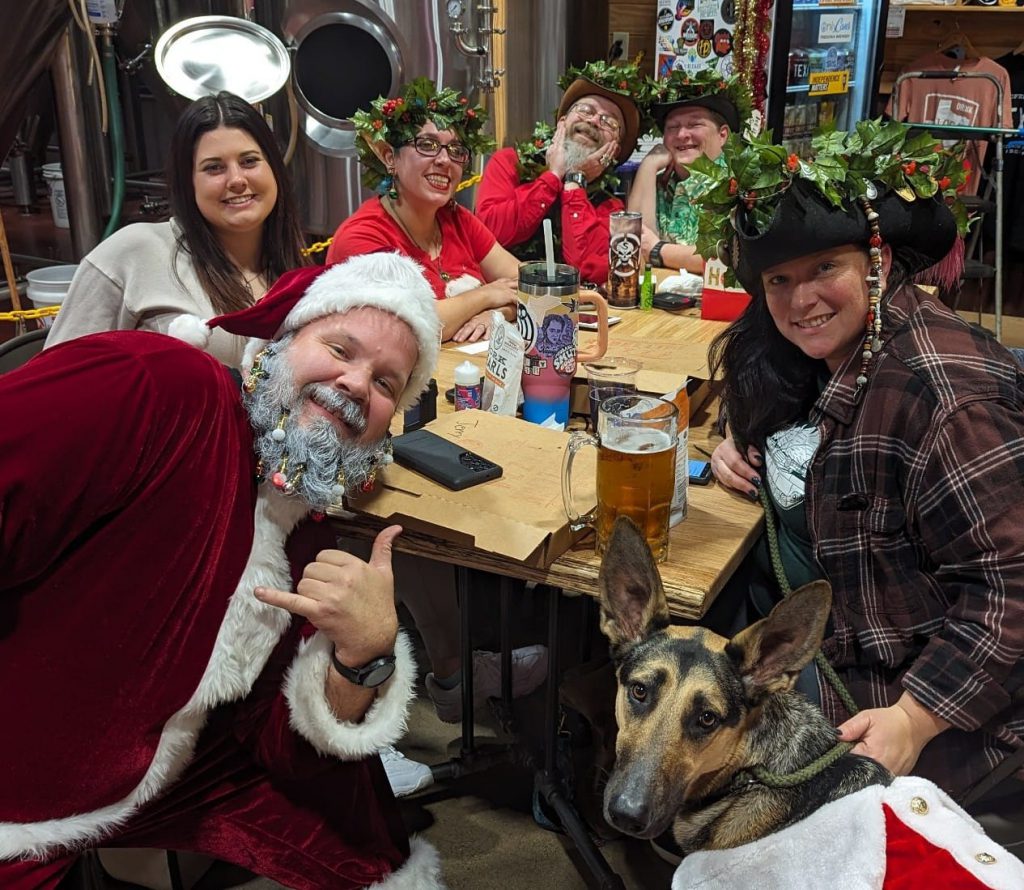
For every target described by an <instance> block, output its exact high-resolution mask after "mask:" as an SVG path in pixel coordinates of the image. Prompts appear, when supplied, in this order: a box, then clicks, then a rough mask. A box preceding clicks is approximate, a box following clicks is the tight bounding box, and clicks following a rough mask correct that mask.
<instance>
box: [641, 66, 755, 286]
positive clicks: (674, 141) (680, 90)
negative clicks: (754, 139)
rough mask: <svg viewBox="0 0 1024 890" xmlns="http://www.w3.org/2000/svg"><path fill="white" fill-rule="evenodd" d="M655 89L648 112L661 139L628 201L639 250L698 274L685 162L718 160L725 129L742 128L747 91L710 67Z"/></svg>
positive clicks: (678, 74)
mask: <svg viewBox="0 0 1024 890" xmlns="http://www.w3.org/2000/svg"><path fill="white" fill-rule="evenodd" d="M657 90H658V92H657V95H656V97H655V101H654V103H653V104H652V105H651V114H652V115H653V117H654V122H655V124H656V125H657V127H658V129H659V130H661V133H662V141H661V143H660V144H659V145H656V146H655V147H654V148H653V149H651V151H650V152H649V153H648V154H647V156H646V157H645V158H644V159H643V161H641V162H640V166H639V167H638V168H637V171H636V176H635V177H634V179H633V186H632V188H631V189H630V192H629V200H628V202H627V205H628V207H629V209H630V210H635V211H638V212H640V213H642V214H643V221H644V228H643V234H642V236H641V240H640V248H641V250H642V251H643V255H644V259H645V260H646V261H647V262H648V263H649V264H650V265H652V266H663V267H666V268H670V269H684V270H686V271H688V272H694V273H697V274H700V273H702V272H703V271H704V258H703V257H701V256H700V255H699V254H698V253H697V249H696V247H695V246H694V245H695V243H696V241H697V219H698V214H699V211H698V209H697V206H696V205H695V204H694V203H693V201H692V198H693V183H692V182H691V180H690V178H689V177H690V170H689V165H690V164H692V163H693V162H694V161H695V160H697V158H699V157H706V158H707V159H708V160H711V161H717V160H718V159H719V158H720V156H721V154H722V148H723V146H724V145H725V140H726V139H727V138H728V137H729V133H730V132H737V133H738V132H740V130H741V127H742V126H743V125H744V124H745V121H746V117H747V115H749V113H750V105H751V102H750V90H749V89H748V88H747V87H746V86H744V85H743V84H741V83H740V81H739V78H737V77H733V78H729V79H727V80H726V79H723V78H722V76H721V75H720V74H717V73H716V72H715V71H713V70H707V71H701V72H700V73H698V74H696V75H694V76H691V75H689V74H687V73H686V72H684V71H673V72H672V73H671V75H669V77H668V78H667V79H666V80H664V81H662V82H661V83H660V84H659V85H658V86H657Z"/></svg>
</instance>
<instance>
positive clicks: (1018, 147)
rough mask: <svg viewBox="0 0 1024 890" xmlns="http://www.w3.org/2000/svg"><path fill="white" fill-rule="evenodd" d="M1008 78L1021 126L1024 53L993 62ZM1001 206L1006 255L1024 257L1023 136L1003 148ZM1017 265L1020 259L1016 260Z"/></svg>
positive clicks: (1016, 119)
mask: <svg viewBox="0 0 1024 890" xmlns="http://www.w3.org/2000/svg"><path fill="white" fill-rule="evenodd" d="M996 61H997V62H998V63H999V64H1000V65H1002V66H1003V67H1004V68H1005V69H1006V72H1007V74H1009V75H1010V92H1011V104H1012V105H1013V126H1014V127H1016V128H1017V130H1018V131H1019V130H1020V129H1021V127H1024V53H1010V54H1008V55H1005V56H1002V57H1001V58H999V59H997V60H996ZM1003 157H1004V162H1003V207H1004V211H1003V212H1004V214H1005V228H1004V232H1005V238H1006V240H1005V242H1004V247H1005V251H1006V252H1005V253H1004V254H1003V255H1004V257H1006V256H1009V255H1011V254H1013V255H1016V256H1015V258H1017V257H1020V256H1024V136H1022V135H1020V133H1019V132H1018V135H1016V136H1010V137H1009V138H1008V139H1007V140H1006V143H1005V145H1004V147H1003ZM1018 262H1019V259H1018Z"/></svg>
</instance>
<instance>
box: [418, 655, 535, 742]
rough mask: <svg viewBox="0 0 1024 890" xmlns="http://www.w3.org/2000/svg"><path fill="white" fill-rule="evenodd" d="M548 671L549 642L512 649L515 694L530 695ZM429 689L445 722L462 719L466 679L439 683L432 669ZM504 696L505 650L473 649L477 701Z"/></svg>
mask: <svg viewBox="0 0 1024 890" xmlns="http://www.w3.org/2000/svg"><path fill="white" fill-rule="evenodd" d="M547 672H548V650H547V648H546V647H545V646H523V647H522V648H520V649H513V650H512V697H513V698H521V697H522V696H524V695H529V694H530V693H531V692H533V690H534V689H536V688H537V687H538V686H540V684H541V683H543V682H544V679H545V678H546V677H547ZM426 685H427V692H428V693H429V694H430V698H431V699H432V700H433V702H434V708H435V710H436V711H437V716H438V717H440V718H441V719H442V720H443V721H444V722H445V723H458V722H459V721H460V720H461V719H462V681H461V680H460V681H459V682H458V683H457V684H456V685H455V687H454V688H453V689H445V688H443V687H442V686H441V685H439V684H438V682H437V680H435V679H434V675H433V674H432V673H430V674H427V678H426ZM500 697H501V653H500V652H482V651H477V652H474V653H473V704H474V706H477V705H481V704H483V703H484V702H485V701H486V700H487V699H489V698H500Z"/></svg>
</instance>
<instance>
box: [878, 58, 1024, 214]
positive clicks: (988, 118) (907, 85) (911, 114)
mask: <svg viewBox="0 0 1024 890" xmlns="http://www.w3.org/2000/svg"><path fill="white" fill-rule="evenodd" d="M904 70H905V71H962V72H964V73H966V74H989V75H992V76H993V77H995V78H996V79H997V80H998V81H999V83H1000V84H1001V85H1002V88H1003V114H1002V118H1001V119H1000V117H999V113H998V101H997V91H996V88H995V85H994V84H993V83H992V82H991V81H990V80H988V79H987V78H985V77H960V78H955V79H953V80H932V79H931V78H928V79H924V78H910V79H908V80H905V81H903V83H901V84H900V90H899V103H900V104H899V108H897V109H896V110H895V111H894V110H893V108H892V100H891V99H890V101H889V106H888V107H887V108H886V112H887V113H888V114H890V115H891V116H892V117H895V118H896V119H897V120H901V121H908V122H910V123H925V124H947V125H950V126H957V127H998V126H1003V127H1009V126H1010V121H1011V120H1012V116H1011V104H1010V76H1009V74H1007V72H1006V69H1005V68H1003V66H1002V65H998V64H997V63H995V62H993V61H992V60H991V59H988V58H980V59H951V58H949V56H945V55H943V54H942V53H929V54H928V55H926V56H922V57H921V58H919V59H915V60H914V61H913V62H911V63H910V64H909V65H908V66H907V67H906V68H905V69H904ZM901 73H902V72H901ZM952 141H957V140H952ZM987 148H988V143H987V142H986V141H984V140H974V141H972V142H969V143H968V152H967V157H968V159H969V160H970V162H971V164H972V166H973V167H974V170H973V172H972V173H971V178H970V179H969V180H968V181H967V192H968V193H969V194H972V195H974V194H977V192H978V183H979V181H980V179H981V167H982V164H983V162H984V160H985V150H986V149H987Z"/></svg>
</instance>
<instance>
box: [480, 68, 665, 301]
mask: <svg viewBox="0 0 1024 890" xmlns="http://www.w3.org/2000/svg"><path fill="white" fill-rule="evenodd" d="M560 83H561V86H562V87H563V89H564V90H565V92H564V93H563V95H562V101H561V103H560V104H559V106H558V119H557V123H556V125H555V127H554V129H553V130H552V128H551V126H550V125H549V124H547V123H539V124H538V125H537V127H536V129H535V130H534V133H533V136H532V137H531V138H530V139H528V140H526V141H524V142H521V143H519V144H518V145H516V146H515V147H514V148H512V147H510V148H503V149H500V150H499V151H497V152H495V153H494V154H493V155H492V156H491V159H490V160H489V161H488V162H487V166H486V167H485V168H484V173H483V180H482V181H481V183H480V186H479V191H478V193H477V202H476V215H477V216H478V217H479V218H480V220H481V221H482V222H483V223H484V225H486V226H487V227H488V228H489V229H490V230H491V231H492V232H493V233H494V236H495V237H496V238H497V239H498V242H499V243H500V244H501V245H502V246H503V247H505V248H507V249H508V250H510V251H511V252H512V253H514V254H515V255H516V256H517V257H518V258H519V259H521V260H531V259H542V258H543V256H544V243H543V236H542V229H541V226H542V223H543V221H544V219H545V218H547V219H550V220H551V221H552V225H553V229H554V233H555V239H556V242H558V246H557V248H556V249H557V250H558V251H559V252H560V256H558V257H557V259H558V260H559V261H563V262H566V263H568V264H569V265H572V266H576V267H577V268H578V269H579V270H580V278H581V280H582V281H584V282H595V283H599V284H603V283H604V282H605V281H606V280H607V278H608V237H609V235H608V217H609V216H610V215H611V214H612V213H614V212H616V211H618V210H623V209H624V206H623V204H622V201H620V200H619V199H618V198H616V197H614V195H613V194H612V193H611V188H612V187H613V186H614V185H615V183H616V182H617V181H618V180H617V179H614V173H615V167H616V166H618V165H619V164H621V163H623V162H624V161H625V160H626V159H627V158H629V156H630V155H631V154H632V153H633V149H634V148H635V147H636V142H637V139H638V137H639V135H640V132H641V126H642V125H641V118H642V117H643V116H644V115H643V114H642V113H641V108H640V104H639V103H642V100H643V96H644V95H645V89H646V88H645V85H644V78H643V76H642V75H641V74H640V73H639V71H638V69H637V68H636V66H635V65H618V66H609V65H605V64H604V63H603V62H591V63H589V64H587V65H585V66H584V67H583V68H582V69H580V70H577V69H574V68H570V69H569V71H568V72H566V74H565V75H564V76H563V77H562V79H561V81H560Z"/></svg>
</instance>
